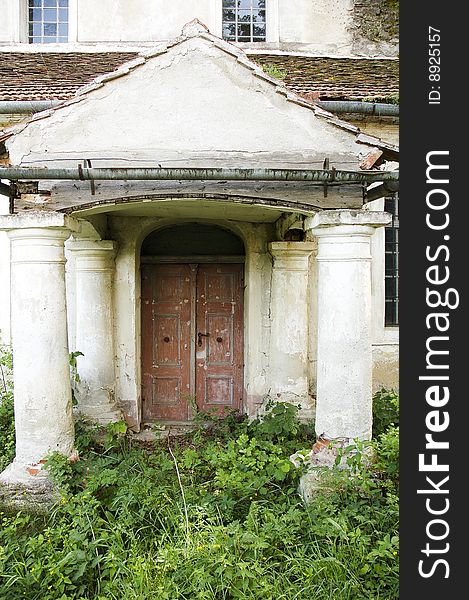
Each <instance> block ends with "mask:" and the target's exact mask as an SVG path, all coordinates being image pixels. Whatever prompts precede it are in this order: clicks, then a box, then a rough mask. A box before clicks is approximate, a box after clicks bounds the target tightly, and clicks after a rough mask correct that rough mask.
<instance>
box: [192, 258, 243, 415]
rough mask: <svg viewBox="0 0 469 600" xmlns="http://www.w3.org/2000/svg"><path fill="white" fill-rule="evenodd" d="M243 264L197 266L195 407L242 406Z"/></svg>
mask: <svg viewBox="0 0 469 600" xmlns="http://www.w3.org/2000/svg"><path fill="white" fill-rule="evenodd" d="M242 292H243V265H233V264H227V265H200V266H199V271H198V275H197V320H196V323H197V338H198V339H197V342H196V343H197V350H196V390H197V406H198V407H199V409H201V410H204V411H207V410H215V411H216V412H217V413H219V414H222V412H223V409H224V408H228V409H238V410H241V408H242V398H243V327H242V319H243V303H242V298H243V294H242Z"/></svg>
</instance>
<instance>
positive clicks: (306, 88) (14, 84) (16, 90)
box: [0, 48, 399, 101]
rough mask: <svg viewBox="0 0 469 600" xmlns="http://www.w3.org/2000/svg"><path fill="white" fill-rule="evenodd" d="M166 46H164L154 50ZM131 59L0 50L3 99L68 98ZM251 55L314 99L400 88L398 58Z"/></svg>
mask: <svg viewBox="0 0 469 600" xmlns="http://www.w3.org/2000/svg"><path fill="white" fill-rule="evenodd" d="M161 52H162V48H159V49H158V50H157V52H155V54H159V53H161ZM151 55H152V52H148V53H142V56H151ZM132 59H134V61H135V62H133V64H131V65H129V67H133V66H136V65H137V64H140V63H141V62H143V61H142V57H139V55H138V53H136V52H93V53H91V52H44V53H32V52H1V51H0V100H23V101H28V100H29V101H31V100H66V99H69V98H71V97H73V96H74V94H75V93H76V92H77V90H78V89H79V88H80V87H82V86H84V85H87V84H88V85H89V84H92V83H93V80H95V79H96V78H97V77H100V76H103V75H105V74H107V73H111V72H113V71H115V70H116V69H118V68H119V67H120V66H121V65H122V64H123V63H125V62H127V61H130V60H132ZM248 59H250V60H253V61H255V62H257V63H258V64H259V65H260V66H261V67H263V68H264V69H265V68H268V67H269V66H270V67H275V69H276V70H277V71H280V72H282V73H285V77H284V78H283V82H284V83H285V85H286V86H287V87H288V88H289V89H290V90H291V91H293V92H295V93H297V94H300V95H303V96H304V97H305V98H308V99H309V100H314V99H321V100H371V99H373V100H378V99H379V100H389V99H390V98H392V97H395V96H396V95H397V94H398V93H399V63H398V61H397V60H395V59H394V60H393V59H378V58H376V59H375V58H325V57H311V56H293V55H273V54H262V55H260V54H250V55H249V57H248V58H245V57H244V56H239V57H238V59H237V60H238V61H239V62H242V63H243V64H246V66H249V68H252V63H251V62H250V60H248ZM267 73H269V69H267ZM116 76H119V73H116ZM110 78H111V77H109V79H110ZM107 79H108V77H103V78H102V79H98V82H103V81H106V80H107Z"/></svg>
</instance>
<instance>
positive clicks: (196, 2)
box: [0, 0, 399, 56]
mask: <svg viewBox="0 0 469 600" xmlns="http://www.w3.org/2000/svg"><path fill="white" fill-rule="evenodd" d="M26 6H27V2H26V0H0V14H1V15H2V18H1V19H0V44H8V43H17V42H27V11H26ZM398 10H399V2H398V0H378V1H376V0H267V3H266V14H267V42H266V43H263V42H262V43H254V44H248V46H251V47H256V48H264V47H265V48H271V49H275V48H279V49H282V50H291V51H310V52H313V53H316V54H325V55H351V54H363V55H379V54H384V55H391V56H395V55H396V54H397V45H398V33H397V30H398ZM194 18H198V19H200V20H201V21H202V22H203V23H205V24H206V25H207V26H208V28H209V29H210V31H211V32H212V33H214V34H215V35H218V36H221V35H222V25H221V23H222V0H184V2H172V3H171V2H167V1H166V0H151V1H150V0H126V1H125V2H124V1H123V0H100V1H99V2H96V1H95V0H70V26H69V40H70V42H71V43H77V42H78V43H80V44H98V43H100V42H104V43H114V44H116V43H134V44H149V43H152V42H159V41H164V40H169V39H173V38H175V37H177V36H178V35H179V34H180V32H181V29H182V26H183V25H184V23H187V22H188V21H191V20H192V19H194ZM56 46H57V45H56Z"/></svg>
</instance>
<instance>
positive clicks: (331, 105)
mask: <svg viewBox="0 0 469 600" xmlns="http://www.w3.org/2000/svg"><path fill="white" fill-rule="evenodd" d="M316 104H318V105H319V106H320V107H321V108H324V110H328V111H329V112H332V113H361V114H365V115H372V116H377V117H398V116H399V105H398V104H385V103H384V102H353V101H348V100H343V101H342V100H340V101H336V100H318V101H316Z"/></svg>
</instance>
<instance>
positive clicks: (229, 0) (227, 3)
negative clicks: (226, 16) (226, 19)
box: [223, 0, 236, 8]
mask: <svg viewBox="0 0 469 600" xmlns="http://www.w3.org/2000/svg"><path fill="white" fill-rule="evenodd" d="M235 4H236V1H235V0H223V8H234V7H235Z"/></svg>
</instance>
